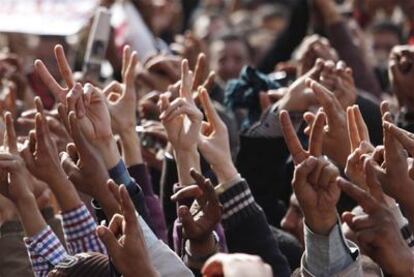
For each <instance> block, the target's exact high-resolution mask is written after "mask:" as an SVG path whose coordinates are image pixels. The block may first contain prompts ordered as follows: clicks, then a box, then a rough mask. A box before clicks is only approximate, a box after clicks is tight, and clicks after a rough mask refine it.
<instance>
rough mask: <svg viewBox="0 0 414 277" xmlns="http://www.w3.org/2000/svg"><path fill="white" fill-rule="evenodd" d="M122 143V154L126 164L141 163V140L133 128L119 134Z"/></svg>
mask: <svg viewBox="0 0 414 277" xmlns="http://www.w3.org/2000/svg"><path fill="white" fill-rule="evenodd" d="M119 136H120V138H121V143H122V150H123V151H122V154H123V157H124V160H125V164H126V165H127V166H132V165H137V164H142V163H143V162H144V161H143V158H142V152H141V142H140V139H139V136H138V134H137V133H136V132H135V129H134V128H133V129H128V130H127V131H125V132H122V133H120V134H119Z"/></svg>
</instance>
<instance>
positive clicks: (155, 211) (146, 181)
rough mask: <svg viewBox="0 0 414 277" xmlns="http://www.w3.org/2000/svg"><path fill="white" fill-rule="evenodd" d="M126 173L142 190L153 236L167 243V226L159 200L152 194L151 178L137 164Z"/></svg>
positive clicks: (144, 168)
mask: <svg viewBox="0 0 414 277" xmlns="http://www.w3.org/2000/svg"><path fill="white" fill-rule="evenodd" d="M128 172H129V174H130V175H131V177H132V178H134V179H135V181H136V182H137V184H139V186H140V187H141V188H142V192H143V194H144V198H145V203H146V205H147V207H148V213H149V215H150V217H151V221H152V224H153V226H151V227H152V230H154V232H155V234H156V235H157V237H158V238H160V239H162V240H163V241H164V242H166V241H167V226H166V223H165V216H164V211H163V210H162V207H161V202H160V199H159V198H158V197H157V195H155V194H154V191H153V188H152V181H151V176H150V174H149V172H148V168H147V166H146V165H145V164H137V165H133V166H131V167H129V168H128Z"/></svg>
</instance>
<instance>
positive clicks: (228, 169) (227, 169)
mask: <svg viewBox="0 0 414 277" xmlns="http://www.w3.org/2000/svg"><path fill="white" fill-rule="evenodd" d="M212 169H213V171H214V173H215V174H216V176H217V179H218V181H219V184H225V183H227V182H229V181H231V180H233V179H234V177H235V176H237V175H238V174H239V172H238V171H237V169H236V167H235V166H234V164H233V162H231V161H229V162H227V163H225V164H222V165H212Z"/></svg>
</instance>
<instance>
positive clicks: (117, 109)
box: [109, 86, 137, 133]
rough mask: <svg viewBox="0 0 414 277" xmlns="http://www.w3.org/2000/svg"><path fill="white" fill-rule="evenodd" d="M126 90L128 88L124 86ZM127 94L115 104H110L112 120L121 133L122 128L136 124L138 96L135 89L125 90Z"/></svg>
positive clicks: (117, 130)
mask: <svg viewBox="0 0 414 277" xmlns="http://www.w3.org/2000/svg"><path fill="white" fill-rule="evenodd" d="M124 89H125V90H128V89H130V88H127V87H125V86H124ZM124 94H125V96H124V97H123V98H121V99H119V101H118V102H117V103H115V104H113V105H110V108H109V109H110V112H111V120H112V121H113V124H112V125H113V127H114V129H115V132H117V133H119V132H120V131H122V130H125V129H128V128H131V127H134V126H135V125H136V118H135V113H136V101H137V99H136V96H135V91H131V92H128V91H125V92H124Z"/></svg>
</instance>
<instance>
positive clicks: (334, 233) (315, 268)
mask: <svg viewBox="0 0 414 277" xmlns="http://www.w3.org/2000/svg"><path fill="white" fill-rule="evenodd" d="M358 252H359V251H358V248H355V247H352V248H351V247H350V246H349V245H348V242H347V241H346V240H345V238H344V236H343V233H342V231H341V227H340V226H339V223H337V224H336V225H335V226H334V227H333V229H332V230H331V232H330V233H329V235H328V236H322V235H319V234H315V233H313V232H312V231H311V230H310V229H309V228H308V227H307V226H306V225H305V253H304V257H303V258H304V259H303V264H302V267H304V268H305V270H306V271H307V272H310V273H311V275H312V276H320V277H324V276H333V275H335V274H337V273H338V272H341V271H343V270H345V269H346V268H348V267H349V266H350V265H351V264H352V263H354V262H355V261H356V259H357V257H358V255H359V253H358Z"/></svg>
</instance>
